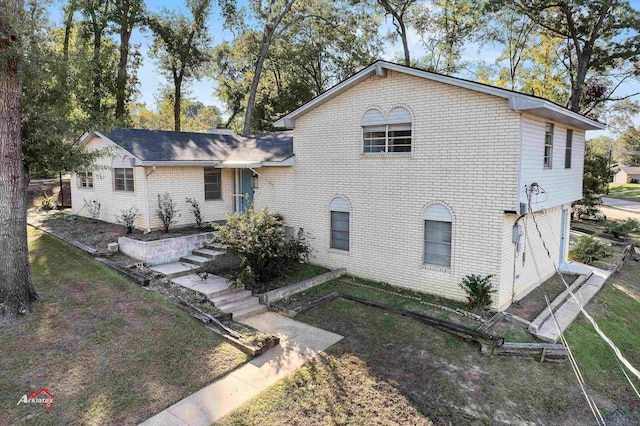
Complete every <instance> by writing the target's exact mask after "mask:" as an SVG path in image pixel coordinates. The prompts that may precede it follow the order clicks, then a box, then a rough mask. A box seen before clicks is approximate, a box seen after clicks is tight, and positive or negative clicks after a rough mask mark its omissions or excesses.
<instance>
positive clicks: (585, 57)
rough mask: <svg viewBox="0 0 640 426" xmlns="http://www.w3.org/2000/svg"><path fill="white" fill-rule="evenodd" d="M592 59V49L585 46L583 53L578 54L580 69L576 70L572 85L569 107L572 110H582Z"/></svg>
mask: <svg viewBox="0 0 640 426" xmlns="http://www.w3.org/2000/svg"><path fill="white" fill-rule="evenodd" d="M590 61H591V49H590V48H584V49H583V51H582V55H580V56H578V70H577V71H576V76H575V80H574V81H573V84H572V86H571V96H570V97H569V104H568V105H567V107H568V108H569V109H570V110H571V111H575V112H579V111H580V101H581V99H582V88H583V86H584V82H585V80H586V79H587V71H588V70H589V62H590Z"/></svg>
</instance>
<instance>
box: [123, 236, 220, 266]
mask: <svg viewBox="0 0 640 426" xmlns="http://www.w3.org/2000/svg"><path fill="white" fill-rule="evenodd" d="M214 235H215V233H214V232H204V233H202V234H194V235H187V236H184V237H174V238H166V239H164V240H156V241H138V240H134V239H133V238H128V237H120V238H118V245H119V247H118V248H119V249H120V252H121V253H124V254H126V255H127V256H129V257H132V258H134V259H136V260H139V261H141V262H144V263H145V264H146V265H147V266H154V265H161V264H163V263H172V262H177V261H178V260H180V258H181V257H182V256H187V255H189V254H191V252H192V251H193V250H195V249H199V248H202V247H203V246H204V243H206V242H209V241H211V240H212V239H213V236H214Z"/></svg>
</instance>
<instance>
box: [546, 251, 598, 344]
mask: <svg viewBox="0 0 640 426" xmlns="http://www.w3.org/2000/svg"><path fill="white" fill-rule="evenodd" d="M561 269H562V270H563V271H567V272H572V273H580V274H584V273H585V272H587V271H588V270H592V271H593V274H592V275H591V276H590V277H589V279H588V280H587V281H585V283H584V284H583V285H582V286H581V287H580V288H579V289H578V290H577V291H576V292H575V293H574V294H575V296H576V299H577V300H578V302H579V303H580V305H578V303H577V302H576V300H575V299H574V298H573V297H572V296H570V295H569V296H568V299H567V301H566V302H564V304H563V305H562V306H560V308H558V310H557V311H555V312H554V314H555V317H556V319H557V320H558V325H559V327H560V330H561V331H562V332H563V333H564V331H565V330H566V329H567V328H568V327H569V326H570V325H571V323H572V322H573V321H574V320H575V319H576V318H577V317H578V315H579V314H580V306H583V307H584V306H585V305H586V304H587V303H589V301H590V300H591V299H592V298H593V296H595V295H596V293H598V291H599V290H600V289H601V288H602V286H603V285H604V283H605V281H606V280H607V278H609V275H611V273H610V272H609V271H605V270H604V269H600V268H595V267H592V266H587V265H583V264H581V263H577V262H572V263H568V264H566V265H563V266H562V268H561ZM536 336H537V337H538V338H540V339H541V340H544V341H546V342H552V343H555V342H557V341H558V339H559V338H560V334H559V333H558V327H557V326H556V324H555V321H554V320H553V317H551V316H549V318H547V320H546V321H545V322H544V323H542V325H541V326H540V328H539V329H538V332H537V334H536Z"/></svg>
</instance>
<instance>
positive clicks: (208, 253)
mask: <svg viewBox="0 0 640 426" xmlns="http://www.w3.org/2000/svg"><path fill="white" fill-rule="evenodd" d="M191 253H193V254H195V255H196V256H202V257H206V258H209V259H215V258H216V257H218V256H223V255H224V254H225V252H224V251H221V250H211V249H207V248H201V249H197V250H194V251H192V252H191Z"/></svg>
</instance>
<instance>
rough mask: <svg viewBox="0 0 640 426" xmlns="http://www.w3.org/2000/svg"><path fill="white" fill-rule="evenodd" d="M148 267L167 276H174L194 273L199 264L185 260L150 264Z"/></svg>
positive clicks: (198, 268)
mask: <svg viewBox="0 0 640 426" xmlns="http://www.w3.org/2000/svg"><path fill="white" fill-rule="evenodd" d="M149 269H151V270H152V271H155V272H158V273H160V274H162V275H164V276H166V277H167V278H176V277H182V276H184V275H190V274H194V273H196V272H198V271H199V270H200V266H198V265H193V264H191V263H185V262H173V263H165V264H162V265H156V266H151V267H150V268H149Z"/></svg>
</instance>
